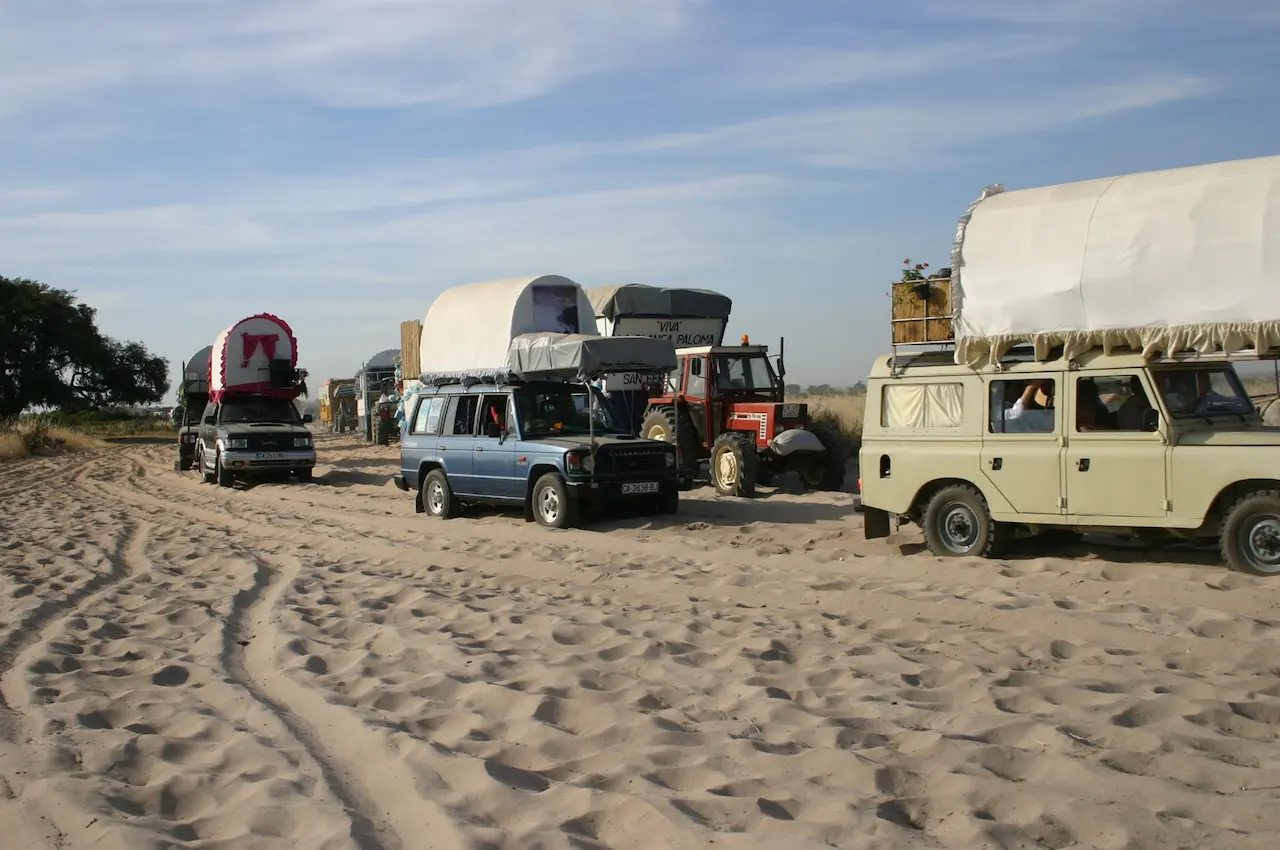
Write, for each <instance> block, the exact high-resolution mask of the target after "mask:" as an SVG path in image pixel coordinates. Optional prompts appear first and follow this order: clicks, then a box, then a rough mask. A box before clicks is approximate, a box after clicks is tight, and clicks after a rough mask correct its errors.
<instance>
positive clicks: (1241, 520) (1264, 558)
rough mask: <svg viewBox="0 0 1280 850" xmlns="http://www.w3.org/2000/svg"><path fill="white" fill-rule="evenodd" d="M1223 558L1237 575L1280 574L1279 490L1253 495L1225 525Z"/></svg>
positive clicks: (1233, 511)
mask: <svg viewBox="0 0 1280 850" xmlns="http://www.w3.org/2000/svg"><path fill="white" fill-rule="evenodd" d="M1222 558H1223V560H1225V561H1226V562H1227V566H1229V567H1231V569H1233V570H1236V571H1237V572H1242V573H1249V574H1250V575H1255V576H1274V575H1280V491H1276V490H1263V491H1259V492H1257V493H1250V494H1249V495H1247V496H1245V497H1244V498H1242V499H1240V500H1239V501H1238V502H1236V503H1235V504H1234V505H1233V506H1232V507H1231V511H1230V512H1229V513H1228V514H1227V521H1226V522H1225V523H1223V526H1222Z"/></svg>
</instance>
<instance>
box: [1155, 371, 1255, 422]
mask: <svg viewBox="0 0 1280 850" xmlns="http://www.w3.org/2000/svg"><path fill="white" fill-rule="evenodd" d="M1155 382H1156V387H1157V388H1158V390H1159V392H1160V397H1161V398H1163V399H1164V403H1165V407H1166V408H1168V410H1169V415H1170V416H1173V417H1174V418H1175V419H1185V418H1188V417H1207V416H1210V417H1211V416H1224V415H1225V416H1247V415H1249V414H1251V413H1253V412H1254V407H1253V402H1252V401H1251V400H1250V398H1249V394H1248V393H1247V392H1245V390H1244V386H1243V385H1242V384H1241V383H1240V378H1239V376H1237V375H1236V373H1235V370H1234V369H1232V368H1231V367H1230V366H1217V367H1211V368H1196V369H1185V368H1184V369H1166V370H1161V371H1158V372H1156V373H1155Z"/></svg>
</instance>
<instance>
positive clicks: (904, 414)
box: [880, 383, 964, 431]
mask: <svg viewBox="0 0 1280 850" xmlns="http://www.w3.org/2000/svg"><path fill="white" fill-rule="evenodd" d="M963 415H964V384H960V383H951V384H886V385H885V386H884V389H883V391H882V392H881V395H880V425H881V427H883V428H889V429H896V430H912V431H916V430H928V429H935V428H959V427H960V422H961V419H962V418H963Z"/></svg>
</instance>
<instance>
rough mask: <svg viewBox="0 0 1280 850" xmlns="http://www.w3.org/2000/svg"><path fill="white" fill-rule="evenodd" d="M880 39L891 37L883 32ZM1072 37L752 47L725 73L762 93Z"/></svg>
mask: <svg viewBox="0 0 1280 850" xmlns="http://www.w3.org/2000/svg"><path fill="white" fill-rule="evenodd" d="M877 40H878V41H879V42H880V43H883V42H884V41H886V40H889V41H890V42H891V43H892V42H893V39H892V38H891V37H890V36H888V35H884V34H881V35H880V36H879V37H878V39H877ZM1068 43H1069V42H1068V41H1067V40H1066V39H1064V38H1061V37H1057V36H1014V37H998V38H988V39H983V40H976V39H975V40H955V41H939V42H937V43H928V42H925V43H919V44H917V43H914V42H907V43H898V44H897V45H896V46H889V47H853V48H842V49H832V48H825V47H808V46H807V47H796V46H791V47H777V48H768V49H761V50H752V51H748V52H747V53H746V55H745V56H743V57H741V58H738V59H735V60H734V61H733V63H732V66H731V68H732V70H731V71H730V72H729V73H728V75H727V77H728V79H729V80H730V81H731V82H732V84H733V85H734V86H736V87H740V88H744V89H748V90H752V91H757V92H761V93H786V92H801V91H813V90H817V89H824V88H837V87H841V86H849V85H855V84H858V83H865V82H870V81H873V80H875V81H879V80H884V79H887V78H893V77H914V76H920V75H924V74H929V73H934V72H941V71H946V70H949V69H954V68H965V69H970V68H973V67H975V66H978V67H982V66H989V65H991V64H994V63H998V62H1008V61H1010V60H1014V59H1025V58H1031V57H1036V56H1043V55H1047V54H1051V53H1054V52H1056V51H1058V50H1060V49H1061V48H1062V47H1063V46H1064V45H1066V44H1068Z"/></svg>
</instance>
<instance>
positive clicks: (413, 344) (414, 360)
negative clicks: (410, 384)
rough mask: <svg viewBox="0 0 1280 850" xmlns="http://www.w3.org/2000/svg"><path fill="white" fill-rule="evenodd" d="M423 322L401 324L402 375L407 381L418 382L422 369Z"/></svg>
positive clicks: (417, 320)
mask: <svg viewBox="0 0 1280 850" xmlns="http://www.w3.org/2000/svg"><path fill="white" fill-rule="evenodd" d="M421 352H422V320H421V319H410V320H409V321H407V322H401V323H400V374H401V375H403V376H404V380H406V381H414V380H417V378H418V374H419V373H420V372H421V369H422V366H421V364H422V355H421Z"/></svg>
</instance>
